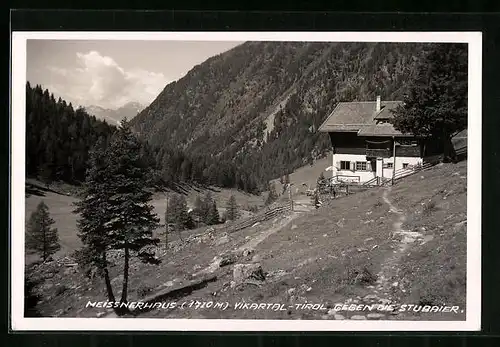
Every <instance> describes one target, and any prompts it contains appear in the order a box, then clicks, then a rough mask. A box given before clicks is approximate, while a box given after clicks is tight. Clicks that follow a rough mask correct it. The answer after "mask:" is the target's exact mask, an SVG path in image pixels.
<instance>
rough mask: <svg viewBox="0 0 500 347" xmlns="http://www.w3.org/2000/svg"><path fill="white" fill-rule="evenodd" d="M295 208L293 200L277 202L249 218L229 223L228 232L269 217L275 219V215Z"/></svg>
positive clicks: (249, 225)
mask: <svg viewBox="0 0 500 347" xmlns="http://www.w3.org/2000/svg"><path fill="white" fill-rule="evenodd" d="M292 210H293V202H292V201H287V202H285V203H281V204H275V205H271V206H269V207H268V208H266V209H265V210H264V211H262V212H260V213H259V214H257V215H255V216H253V217H250V218H248V219H245V220H242V221H239V222H238V221H236V222H233V223H231V224H229V225H228V229H229V230H228V232H230V233H234V232H236V231H239V230H242V229H245V228H248V227H251V226H252V225H254V224H255V223H260V222H264V221H266V220H269V219H273V218H274V217H276V216H278V215H281V214H284V213H286V212H289V211H292Z"/></svg>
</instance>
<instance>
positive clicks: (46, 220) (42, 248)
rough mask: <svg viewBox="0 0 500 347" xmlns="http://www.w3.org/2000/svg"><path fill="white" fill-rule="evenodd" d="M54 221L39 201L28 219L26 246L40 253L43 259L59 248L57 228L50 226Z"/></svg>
mask: <svg viewBox="0 0 500 347" xmlns="http://www.w3.org/2000/svg"><path fill="white" fill-rule="evenodd" d="M54 223H55V221H54V220H53V219H52V218H51V217H50V214H49V208H48V207H47V205H45V203H44V202H43V201H41V202H40V203H39V204H38V206H37V208H36V211H35V212H33V213H32V214H31V216H30V219H29V221H28V228H27V234H26V247H27V248H28V249H31V250H34V251H35V252H37V253H38V254H40V256H41V258H42V260H43V261H46V260H47V259H48V258H49V257H50V256H52V255H53V254H54V253H56V252H57V251H58V250H60V249H61V245H60V244H59V237H58V234H57V233H58V232H57V229H55V228H51V226H52V224H54Z"/></svg>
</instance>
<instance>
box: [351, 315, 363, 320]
mask: <svg viewBox="0 0 500 347" xmlns="http://www.w3.org/2000/svg"><path fill="white" fill-rule="evenodd" d="M351 319H352V320H366V317H365V316H361V315H354V316H352V317H351Z"/></svg>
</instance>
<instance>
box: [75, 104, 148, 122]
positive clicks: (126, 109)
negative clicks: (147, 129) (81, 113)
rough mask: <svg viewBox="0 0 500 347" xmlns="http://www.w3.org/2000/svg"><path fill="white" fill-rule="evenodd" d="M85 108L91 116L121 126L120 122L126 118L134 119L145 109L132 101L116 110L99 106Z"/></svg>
mask: <svg viewBox="0 0 500 347" xmlns="http://www.w3.org/2000/svg"><path fill="white" fill-rule="evenodd" d="M84 108H85V110H86V111H87V112H88V113H89V114H91V115H93V116H95V117H96V118H98V119H101V120H106V121H109V122H112V124H117V125H119V124H120V121H121V120H122V119H124V118H127V119H128V120H131V119H132V118H134V117H135V116H136V115H137V114H138V113H139V112H141V111H142V110H143V109H144V108H145V106H144V105H142V104H141V103H139V102H136V101H130V102H127V103H126V104H124V105H122V106H120V107H118V108H116V109H111V108H104V107H101V106H98V105H89V106H86V107H84Z"/></svg>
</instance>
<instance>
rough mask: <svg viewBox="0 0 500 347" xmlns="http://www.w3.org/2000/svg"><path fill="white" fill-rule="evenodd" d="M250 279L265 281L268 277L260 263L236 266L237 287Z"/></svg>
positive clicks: (234, 274)
mask: <svg viewBox="0 0 500 347" xmlns="http://www.w3.org/2000/svg"><path fill="white" fill-rule="evenodd" d="M248 279H253V280H258V281H264V280H265V279H266V276H265V274H264V271H263V270H262V266H261V264H260V263H251V264H236V265H235V266H234V268H233V280H234V282H235V283H236V285H239V284H241V283H243V282H245V281H246V280H248Z"/></svg>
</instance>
